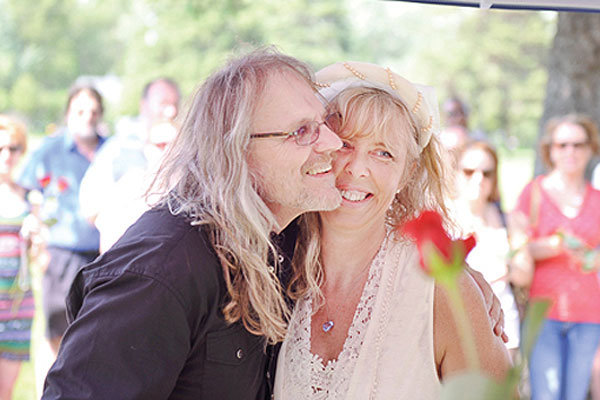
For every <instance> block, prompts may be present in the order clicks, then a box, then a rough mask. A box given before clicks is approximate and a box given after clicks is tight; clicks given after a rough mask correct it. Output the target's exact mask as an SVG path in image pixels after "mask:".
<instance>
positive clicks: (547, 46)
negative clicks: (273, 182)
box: [0, 0, 600, 399]
mask: <svg viewBox="0 0 600 400" xmlns="http://www.w3.org/2000/svg"><path fill="white" fill-rule="evenodd" d="M0 37H1V38H2V40H0V114H3V116H2V117H0V205H1V206H0V399H3V398H10V397H8V396H10V395H11V391H12V396H13V398H15V399H33V398H36V396H37V394H36V393H38V394H39V389H40V385H41V382H42V379H43V375H44V371H45V369H47V368H48V366H49V365H48V364H49V363H50V362H52V360H53V354H54V353H55V351H56V349H57V346H58V343H59V341H60V337H61V335H62V333H63V332H64V329H65V327H66V321H64V294H65V292H66V289H67V288H68V286H69V284H70V279H72V276H73V273H74V271H75V270H76V269H77V268H78V267H79V266H81V265H82V264H84V263H86V262H88V261H89V260H91V259H93V258H94V257H95V256H96V255H97V254H98V252H101V251H103V250H106V249H107V248H108V247H110V245H111V243H113V242H114V241H115V240H116V239H117V238H118V237H119V236H120V234H121V233H122V232H123V230H124V229H125V228H126V227H127V226H128V224H129V223H131V222H133V221H134V220H135V218H136V217H137V216H138V215H139V214H140V213H141V212H142V211H143V210H144V208H145V207H146V205H145V203H144V202H143V201H141V195H142V194H143V193H144V183H146V182H147V181H148V179H150V177H151V173H152V171H153V169H154V168H156V165H157V160H158V159H159V158H160V154H161V152H162V151H163V150H164V148H165V146H166V145H168V143H169V141H170V140H172V139H173V137H174V135H175V134H176V131H177V128H178V125H179V124H180V122H181V120H180V118H181V117H182V116H183V114H185V104H186V99H187V98H188V96H189V95H190V94H191V93H192V92H193V90H194V88H195V87H196V86H198V85H199V84H200V83H201V82H202V80H203V79H204V78H205V77H206V76H208V75H209V74H210V73H211V72H212V71H213V70H215V69H216V68H218V67H219V66H221V65H222V64H223V63H224V61H225V60H226V59H227V58H228V56H230V55H231V54H233V53H235V52H239V51H243V50H244V49H246V48H252V47H254V46H256V45H262V44H275V45H276V46H277V47H278V48H280V49H281V50H282V51H283V52H285V53H288V54H290V55H292V56H295V57H297V58H300V59H302V60H304V61H307V62H308V63H310V64H311V65H312V66H313V67H314V68H315V69H319V68H321V67H323V66H324V65H327V64H330V63H333V62H336V61H339V60H361V61H368V62H373V63H377V64H380V65H387V66H389V67H390V68H392V69H393V70H395V71H398V72H400V73H401V74H402V75H404V76H407V77H410V79H411V80H412V81H415V82H423V83H426V84H428V85H431V86H434V87H436V89H437V95H438V98H439V100H440V109H441V113H442V122H443V125H444V129H443V131H442V133H441V139H442V142H443V143H444V144H445V145H446V146H447V147H448V148H449V149H451V151H452V152H453V156H454V159H453V163H454V166H455V168H456V180H457V182H459V184H458V185H457V188H459V189H461V190H458V191H457V193H456V199H454V200H455V204H454V211H455V212H456V215H457V220H459V221H462V225H463V226H461V229H462V230H463V231H464V232H465V233H473V232H475V233H476V234H477V235H478V239H479V242H480V244H481V246H482V247H480V248H479V250H478V251H477V252H475V253H474V254H473V255H472V256H471V260H470V261H469V262H470V263H472V264H473V266H474V267H478V266H479V267H481V268H480V269H486V268H487V269H488V271H487V272H486V271H484V275H485V276H486V277H487V278H488V279H489V280H490V282H491V283H492V286H493V287H494V289H495V290H496V292H497V295H498V297H499V298H500V299H501V300H502V302H503V306H504V308H505V314H506V317H507V331H508V333H509V335H510V336H511V341H510V342H509V343H508V344H507V347H508V348H509V349H511V351H512V352H513V353H514V356H515V357H517V350H516V349H517V348H518V332H519V324H520V318H521V317H520V315H519V307H521V306H522V305H523V304H524V303H525V302H526V300H527V295H528V289H529V286H530V285H531V282H532V277H531V276H528V277H525V278H523V276H519V275H518V274H517V276H516V277H514V276H511V273H510V272H511V271H510V263H509V262H508V261H509V259H510V258H511V256H512V255H513V253H514V252H515V251H516V249H518V248H519V246H517V245H513V246H512V250H511V248H510V246H509V236H508V234H509V233H511V234H512V230H515V231H516V233H515V235H517V236H518V235H519V233H520V234H522V235H525V236H527V235H532V234H533V233H532V230H531V227H532V225H531V224H529V225H527V223H524V224H523V226H522V227H521V230H520V231H519V226H518V221H517V223H516V224H515V226H517V228H515V229H513V228H512V227H511V226H510V221H509V220H510V218H509V214H510V212H511V211H512V210H513V209H515V208H517V209H518V208H519V207H520V208H521V210H522V211H523V213H524V214H528V215H529V216H531V214H532V211H531V207H530V204H531V203H532V200H531V197H532V196H534V197H535V194H533V195H532V194H531V192H532V190H533V189H531V188H532V187H533V186H532V185H531V184H529V185H528V183H529V182H530V181H531V180H532V179H533V177H534V174H539V173H542V172H549V174H552V173H553V172H555V173H556V171H557V170H559V169H560V168H563V169H564V168H567V169H568V168H569V167H568V166H566V167H565V166H564V164H565V163H566V161H557V160H558V159H562V158H561V157H563V155H570V156H571V158H576V159H579V160H581V162H580V163H582V165H583V167H581V165H578V166H577V168H579V169H580V170H581V171H579V169H577V171H575V172H577V174H580V175H581V179H583V178H584V177H587V178H588V179H589V178H591V177H592V174H593V166H594V163H595V162H596V157H597V155H598V147H597V146H598V144H597V141H596V142H594V139H593V138H594V137H595V136H594V135H597V131H594V129H595V128H589V129H587V128H588V125H587V122H586V123H583V122H581V119H577V118H579V117H577V118H575V117H573V118H575V119H567V120H564V121H563V120H560V121H559V123H558V125H561V124H562V125H566V126H568V127H570V128H571V130H570V131H569V132H567V133H564V132H563V131H559V130H558V128H557V127H554V128H551V129H550V131H547V130H546V127H547V122H548V121H550V120H551V119H552V118H555V117H563V116H565V115H567V114H572V113H578V114H585V115H587V118H588V119H589V121H590V123H591V124H592V125H593V124H595V123H597V122H599V121H600V70H599V67H598V65H600V59H599V58H600V14H584V13H560V14H559V13H556V12H549V11H544V12H541V11H537V12H536V11H498V10H490V11H482V10H478V9H464V8H457V7H446V6H428V5H419V4H409V3H404V2H383V1H368V0H321V1H318V2H314V1H309V0H290V1H286V2H277V1H270V0H255V1H244V0H224V1H219V2H209V1H203V0H178V1H169V0H133V1H128V2H124V1H121V0H102V1H100V0H39V1H37V2H35V3H33V2H30V1H22V0H0ZM582 118H583V117H582ZM586 121H587V119H586ZM555 128H556V129H555ZM563 130H564V129H563ZM556 135H558V136H556ZM560 135H563V136H560ZM544 138H545V139H544ZM540 139H541V143H542V145H546V146H547V150H548V152H549V155H548V157H550V153H551V154H554V156H553V157H554V158H552V157H550V163H546V165H544V163H543V161H544V157H542V153H540V152H539V151H538V148H539V147H538V144H539V143H540ZM544 140H546V142H544ZM544 143H545V144H544ZM563 158H564V157H563ZM546 161H548V160H546ZM561 163H562V164H561ZM573 168H575V167H573ZM559 172H560V171H559ZM556 174H558V173H556ZM577 174H574V176H576V178H577V177H578V176H579V175H577ZM563 175H564V174H563ZM567 175H568V174H567ZM571 175H573V174H571ZM598 180H599V181H600V173H599V174H598ZM577 182H578V181H577ZM577 182H575V183H577ZM563 183H564V182H563ZM526 185H528V186H526ZM598 185H600V182H598ZM534 186H535V185H534ZM574 186H575V185H574ZM527 188H529V189H527ZM524 189H525V190H524ZM533 192H534V193H535V190H533ZM522 193H527V194H526V195H523V194H522ZM577 194H578V193H570V192H569V191H565V193H559V194H558V195H557V196H558V197H559V198H568V199H571V197H577ZM571 195H572V196H571ZM561 196H562V197H561ZM575 200H577V199H575ZM582 204H583V200H580V201H579V203H577V204H575V203H574V204H566V205H565V206H566V207H571V208H573V207H575V209H576V210H580V209H582V208H583V205H582ZM490 210H491V211H490ZM563 211H564V210H563ZM536 212H537V211H536ZM594 218H596V216H595V215H594ZM598 218H599V219H598V220H597V222H596V223H597V224H600V216H599V217H598ZM526 222H527V221H526ZM534 227H536V228H537V225H535V226H534ZM549 233H551V234H554V232H549ZM568 233H569V234H571V233H573V232H568ZM535 235H537V236H544V235H542V234H540V233H536V234H535ZM537 236H536V237H537ZM549 236H551V235H549ZM560 239H561V240H564V237H562V238H560ZM592 239H593V240H592ZM592 239H590V242H593V241H594V240H597V241H598V242H600V238H592ZM526 240H527V239H526ZM561 243H562V242H561ZM25 249H29V251H27V252H25ZM25 253H27V255H28V256H29V259H27V258H26V257H25ZM534 258H535V257H534ZM27 267H29V268H27ZM586 276H587V277H589V276H591V275H589V274H588V275H586ZM594 276H595V274H594ZM586 279H587V278H586ZM596 285H597V283H596ZM588 289H589V288H588ZM591 290H594V289H593V288H592V289H591ZM513 293H514V294H513ZM515 294H516V296H515ZM596 294H597V295H598V296H600V293H595V294H594V295H596ZM597 313H598V314H600V312H597ZM582 318H583V319H586V318H587V316H584V317H582ZM597 319H599V320H600V317H599V318H597ZM590 321H591V322H594V323H595V322H600V321H596V317H595V316H593V317H592V318H591V319H590ZM32 330H33V335H31V336H30V334H29V333H30V332H31V331H32ZM599 335H600V333H599ZM599 338H600V336H599ZM594 340H596V342H595V343H594V346H597V344H598V339H594ZM594 349H595V347H594ZM31 360H33V362H32V361H31ZM23 361H24V362H23ZM544 362H546V363H547V361H544ZM589 369H591V366H590V368H589ZM598 369H599V371H598V372H596V373H595V374H596V375H597V376H598V379H599V380H600V365H599V366H598ZM583 375H586V376H587V375H589V374H587V373H586V372H583ZM594 376H595V375H594ZM584 383H585V382H584ZM13 385H14V386H13ZM598 385H600V383H598ZM36 387H37V389H36ZM13 388H14V390H13ZM595 398H597V399H600V391H599V393H598V394H597V397H595Z"/></svg>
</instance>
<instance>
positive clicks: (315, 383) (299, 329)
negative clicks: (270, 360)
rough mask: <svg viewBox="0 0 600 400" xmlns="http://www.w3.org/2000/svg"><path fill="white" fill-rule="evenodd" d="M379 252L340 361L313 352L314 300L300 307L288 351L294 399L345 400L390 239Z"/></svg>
mask: <svg viewBox="0 0 600 400" xmlns="http://www.w3.org/2000/svg"><path fill="white" fill-rule="evenodd" d="M389 236H390V235H388V236H387V237H386V239H385V240H384V242H383V243H382V245H381V247H380V249H379V251H378V252H377V254H376V256H375V258H374V259H373V262H372V263H371V267H370V269H369V276H368V278H367V281H366V283H365V285H364V288H363V292H362V295H361V297H360V300H359V302H358V306H357V307H356V311H355V312H354V316H353V319H352V324H351V325H350V328H349V329H348V336H347V337H346V340H345V342H344V346H343V348H342V351H341V352H340V354H339V355H338V358H337V360H330V361H328V362H327V363H326V364H324V363H323V359H322V358H321V357H320V356H319V355H318V354H313V353H311V351H310V336H311V315H312V299H311V298H310V297H306V298H304V299H301V300H299V301H298V303H297V304H296V307H295V309H294V313H293V316H292V320H291V322H290V325H289V329H288V336H287V337H286V340H287V341H288V344H287V346H288V349H287V352H286V354H285V359H284V360H280V361H279V362H284V363H285V365H286V366H287V368H286V373H285V375H284V376H285V378H284V382H283V393H287V394H293V398H294V399H314V400H321V399H328V400H335V399H342V398H343V397H344V396H345V395H346V393H347V392H348V388H349V385H350V378H351V377H352V373H353V371H354V367H355V365H356V360H357V358H358V356H359V354H360V350H361V348H362V345H363V339H364V336H365V332H366V331H367V328H368V325H369V322H370V321H371V315H372V313H373V308H374V306H375V298H376V295H377V292H378V290H379V287H380V283H381V275H382V271H383V265H384V259H385V254H386V251H387V244H388V238H389Z"/></svg>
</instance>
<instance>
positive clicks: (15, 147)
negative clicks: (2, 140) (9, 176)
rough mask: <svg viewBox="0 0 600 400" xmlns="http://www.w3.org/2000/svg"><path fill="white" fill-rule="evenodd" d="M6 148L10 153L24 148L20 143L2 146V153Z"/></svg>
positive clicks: (0, 150) (0, 148)
mask: <svg viewBox="0 0 600 400" xmlns="http://www.w3.org/2000/svg"><path fill="white" fill-rule="evenodd" d="M4 150H8V152H9V153H12V154H14V153H18V152H20V151H21V150H23V148H22V147H21V146H19V145H10V146H0V153H2V152H3V151H4Z"/></svg>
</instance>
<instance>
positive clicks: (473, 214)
mask: <svg viewBox="0 0 600 400" xmlns="http://www.w3.org/2000/svg"><path fill="white" fill-rule="evenodd" d="M457 157H458V158H457V171H456V198H455V200H454V202H453V205H452V210H453V214H454V220H455V221H456V223H457V224H458V225H459V228H460V229H461V230H462V233H463V234H465V235H469V234H474V235H475V237H476V239H477V245H476V246H475V248H474V249H473V250H471V252H470V253H469V256H468V257H467V263H468V264H469V266H471V267H472V268H473V269H476V270H478V271H479V272H481V273H482V274H483V276H484V277H485V278H486V280H487V281H488V282H489V283H490V285H491V286H492V289H493V290H494V293H495V294H496V296H498V298H499V299H500V304H501V305H502V310H503V311H504V322H505V328H504V329H505V332H506V334H507V335H508V342H507V343H506V347H507V349H508V350H509V352H510V354H511V356H512V358H513V360H514V358H515V357H516V355H517V354H518V349H519V324H520V320H519V311H518V309H517V304H516V302H515V297H514V295H513V292H512V290H511V287H510V284H509V275H508V272H509V269H508V265H507V261H508V258H509V251H510V249H509V242H508V235H507V229H506V224H505V218H504V216H503V214H502V211H501V210H500V207H499V200H500V194H499V190H498V155H497V153H496V151H495V150H494V148H493V147H492V146H490V145H489V144H488V143H487V142H485V141H472V142H468V143H467V144H465V145H464V146H463V148H462V150H461V151H460V152H459V153H458V154H457Z"/></svg>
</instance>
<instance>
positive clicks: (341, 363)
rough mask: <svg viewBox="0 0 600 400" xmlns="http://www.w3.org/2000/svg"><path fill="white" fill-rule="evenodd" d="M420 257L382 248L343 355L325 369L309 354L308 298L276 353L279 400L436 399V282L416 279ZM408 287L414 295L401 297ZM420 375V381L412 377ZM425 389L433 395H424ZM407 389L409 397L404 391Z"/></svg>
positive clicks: (400, 247) (389, 245)
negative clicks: (277, 355) (407, 387)
mask: <svg viewBox="0 0 600 400" xmlns="http://www.w3.org/2000/svg"><path fill="white" fill-rule="evenodd" d="M407 250H410V251H407ZM416 257H417V256H416V253H415V252H414V247H413V246H412V245H409V244H406V243H398V242H394V241H393V240H392V239H389V242H388V239H386V241H384V243H383V245H382V247H381V248H380V250H379V252H378V253H377V255H376V256H375V258H374V259H373V262H372V264H371V267H370V270H369V276H368V278H367V282H366V283H365V286H364V288H363V292H362V295H361V298H360V300H359V303H358V306H357V308H356V311H355V313H354V317H353V320H352V324H351V325H350V328H349V330H348V337H347V338H346V341H345V342H344V346H343V348H342V351H341V352H340V354H339V356H338V358H337V360H332V361H329V362H327V363H326V364H325V365H324V364H323V360H322V359H321V357H320V356H318V355H316V354H312V353H311V351H310V349H311V346H310V337H311V314H312V301H311V299H310V298H308V297H307V298H305V299H302V300H300V301H299V302H298V303H297V304H296V307H295V309H294V312H293V315H292V318H291V321H290V326H289V328H288V334H287V336H286V338H285V341H284V343H283V345H282V348H281V351H280V353H279V359H278V365H277V374H276V383H275V398H276V399H293V400H304V399H315V400H320V399H328V400H337V399H361V400H362V399H369V398H382V399H389V398H395V399H397V398H401V399H414V398H419V399H429V398H431V399H433V398H435V396H437V393H438V392H437V390H438V386H439V381H438V379H437V372H436V367H435V361H434V354H433V281H432V280H430V279H428V278H426V277H425V276H424V275H423V274H422V273H421V272H420V271H419V267H418V265H417V262H418V259H417V258H416ZM402 271H406V273H403V272H402ZM403 287H404V288H408V289H409V290H407V291H405V292H399V291H401V290H402V288H403ZM407 296H408V297H409V298H410V301H408V302H406V301H404V300H406V299H405V298H406V297H407ZM398 301H399V302H400V304H399V303H398ZM415 303H416V304H415ZM401 310H404V311H403V312H401V313H397V311H401ZM402 315H406V316H407V317H406V318H401V317H402ZM403 322H405V323H406V325H405V324H403ZM403 325H405V326H403ZM412 327H414V328H415V329H414V330H413V329H411V328H412ZM415 334H416V335H417V336H413V335H415ZM388 347H390V348H391V350H389V349H388ZM407 350H408V351H407ZM403 360H404V361H405V362H403ZM415 368H417V370H416V374H417V375H419V376H420V377H416V376H415ZM402 376H404V377H405V378H406V379H402V378H401V377H402ZM423 383H425V384H426V385H428V386H429V387H426V388H423V387H422V385H421V384H423ZM409 385H410V386H412V391H411V390H406V389H404V387H406V386H409ZM417 386H421V387H419V388H417ZM428 393H430V394H431V395H429V394H428Z"/></svg>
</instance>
